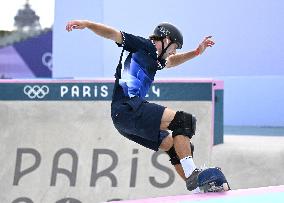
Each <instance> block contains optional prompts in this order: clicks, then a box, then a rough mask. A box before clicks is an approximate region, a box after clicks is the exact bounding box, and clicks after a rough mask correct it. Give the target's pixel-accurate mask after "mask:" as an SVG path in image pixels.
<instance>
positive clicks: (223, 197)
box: [116, 185, 284, 203]
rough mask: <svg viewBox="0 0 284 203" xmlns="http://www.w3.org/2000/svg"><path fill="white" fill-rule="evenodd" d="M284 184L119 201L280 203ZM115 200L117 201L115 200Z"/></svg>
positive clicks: (133, 202)
mask: <svg viewBox="0 0 284 203" xmlns="http://www.w3.org/2000/svg"><path fill="white" fill-rule="evenodd" d="M283 201H284V186H283V185H282V186H273V187H272V186H271V187H263V188H252V189H242V190H241V189H240V190H232V191H228V192H223V193H206V194H194V195H184V196H168V197H160V198H151V199H141V200H133V201H120V202H121V203H195V202H198V203H239V202H241V203H252V202H257V203H282V202H283ZM116 202H117V201H116Z"/></svg>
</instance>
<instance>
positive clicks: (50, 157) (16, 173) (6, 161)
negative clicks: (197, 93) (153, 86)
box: [0, 83, 214, 203]
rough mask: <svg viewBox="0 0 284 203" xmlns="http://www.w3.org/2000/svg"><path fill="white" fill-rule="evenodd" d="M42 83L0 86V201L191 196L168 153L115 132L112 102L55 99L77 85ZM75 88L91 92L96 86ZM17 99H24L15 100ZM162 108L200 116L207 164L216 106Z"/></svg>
mask: <svg viewBox="0 0 284 203" xmlns="http://www.w3.org/2000/svg"><path fill="white" fill-rule="evenodd" d="M17 85H18V86H19V87H18V86H17ZM36 85H38V86H39V88H40V90H42V91H45V94H46V97H44V98H46V100H44V98H39V97H42V95H40V94H39V93H40V92H39V90H38V88H37V87H36ZM36 85H35V84H34V83H29V84H22V83H21V84H14V85H13V84H10V85H9V84H8V85H6V86H4V87H5V88H7V89H5V88H2V89H1V88H0V90H1V91H0V92H1V94H2V95H0V97H2V101H0V115H1V117H0V123H1V128H0V134H1V136H0V145H1V148H0V163H1V168H0V202H7V203H8V202H11V203H17V202H20V203H22V202H27V203H36V202H41V203H45V202H46V203H53V202H54V203H55V202H56V203H64V202H66V203H67V202H71V203H79V202H103V201H108V200H113V199H137V198H146V197H157V196H165V195H177V194H188V191H186V189H185V184H184V182H183V181H182V180H181V178H179V177H177V175H176V174H175V172H174V169H173V167H172V166H171V164H170V162H169V161H168V159H169V158H168V156H167V155H166V154H165V153H162V152H157V153H154V152H153V151H151V150H148V149H145V148H143V147H141V146H139V145H138V144H136V143H134V142H131V141H129V140H127V139H125V138H124V137H122V136H121V135H119V134H118V133H117V131H116V130H115V128H114V127H113V125H112V121H111V118H110V101H109V100H107V99H106V100H103V101H102V100H95V99H93V100H91V99H89V98H87V99H84V98H83V97H82V95H81V93H80V92H77V88H73V90H74V92H75V93H74V92H73V93H70V97H71V99H70V98H68V99H69V100H68V99H64V98H63V99H62V100H60V99H58V100H57V99H54V98H55V97H56V95H57V94H59V95H61V96H64V95H63V94H62V88H63V90H64V91H65V90H66V87H68V90H71V89H72V87H73V86H76V85H73V86H72V87H71V86H68V85H67V84H53V83H52V84H50V83H40V84H36ZM77 86H78V88H79V89H81V88H82V89H84V87H85V89H86V88H87V87H89V88H91V87H93V86H94V84H91V85H90V84H88V86H87V85H85V86H80V85H78V84H77ZM77 86H76V87H77ZM46 87H47V88H48V89H49V91H46V90H47V88H46ZM57 87H58V88H59V89H56V88H57ZM209 87H210V86H209ZM9 88H13V89H9ZM18 88H20V89H19V90H18ZM60 88H61V89H60ZM94 89H96V88H94ZM99 89H100V88H99ZM24 90H27V91H26V93H23V91H24ZM28 90H29V91H28ZM32 90H35V91H37V93H31V92H30V91H32ZM109 92H110V93H111V90H109ZM65 93H66V91H65ZM77 93H78V94H77ZM103 93H104V95H107V94H106V93H105V92H103ZM3 94H5V95H6V94H7V95H6V96H5V95H4V96H3ZM21 94H22V96H21ZM51 94H53V95H51ZM67 94H69V93H66V94H65V95H67ZM94 94H95V93H94ZM19 95H20V97H21V98H22V99H21V98H19V99H17V98H18V96H19ZM35 95H37V96H38V97H37V98H36V97H35ZM78 95H79V96H78ZM86 95H87V96H88V94H86ZM9 96H10V97H9ZM47 96H50V98H51V99H48V98H49V97H47ZM72 96H74V97H72ZM76 96H78V98H75V97H76ZM9 98H10V99H9ZM11 98H12V99H11ZM74 98H75V99H74ZM76 99H77V100H76ZM88 99H89V100H88ZM157 103H160V104H163V105H165V106H168V107H170V108H172V109H180V110H184V111H187V112H191V113H193V114H195V115H196V117H197V119H198V126H197V133H196V134H197V136H195V137H194V139H193V141H194V143H195V145H196V152H195V160H196V164H197V165H202V164H204V163H205V164H208V163H209V162H210V154H211V150H212V142H213V140H212V139H213V137H212V136H213V135H212V133H213V120H212V119H213V118H214V117H213V104H212V101H211V100H207V101H206V100H202V101H198V100H193V101H173V100H172V101H162V99H161V101H157Z"/></svg>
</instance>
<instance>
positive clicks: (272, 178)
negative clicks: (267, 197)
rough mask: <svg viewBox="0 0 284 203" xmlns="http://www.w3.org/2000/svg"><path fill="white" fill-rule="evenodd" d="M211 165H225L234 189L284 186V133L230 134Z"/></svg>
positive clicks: (225, 170) (216, 152)
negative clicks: (278, 134) (273, 134)
mask: <svg viewBox="0 0 284 203" xmlns="http://www.w3.org/2000/svg"><path fill="white" fill-rule="evenodd" d="M211 164H212V165H215V166H220V167H221V168H222V170H223V172H224V173H225V174H226V177H227V179H228V181H229V182H230V185H231V188H232V189H240V188H242V189H245V188H254V187H265V186H276V185H284V136H271V135H268V136H265V135H262V136H255V135H253V136H252V135H234V134H226V135H225V136H224V144H220V145H216V146H214V147H213V150H212V156H211Z"/></svg>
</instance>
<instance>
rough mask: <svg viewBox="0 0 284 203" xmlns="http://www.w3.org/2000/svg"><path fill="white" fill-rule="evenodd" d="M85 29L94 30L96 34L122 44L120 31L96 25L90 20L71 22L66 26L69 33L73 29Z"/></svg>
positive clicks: (99, 24)
mask: <svg viewBox="0 0 284 203" xmlns="http://www.w3.org/2000/svg"><path fill="white" fill-rule="evenodd" d="M85 28H88V29H90V30H92V31H93V32H94V33H96V34H97V35H99V36H101V37H104V38H106V39H110V40H113V41H115V42H117V43H118V44H121V43H122V34H121V32H120V31H118V30H116V29H115V28H112V27H109V26H107V25H104V24H101V23H95V22H91V21H88V20H72V21H69V22H68V23H67V25H66V30H67V31H68V32H70V31H72V30H73V29H80V30H82V29H85Z"/></svg>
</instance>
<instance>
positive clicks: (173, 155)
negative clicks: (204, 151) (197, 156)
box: [166, 142, 194, 165]
mask: <svg viewBox="0 0 284 203" xmlns="http://www.w3.org/2000/svg"><path fill="white" fill-rule="evenodd" d="M190 149H191V155H192V157H193V152H194V145H193V144H192V143H191V142H190ZM166 153H167V154H168V155H169V157H170V162H171V164H172V165H177V164H180V159H179V157H178V155H177V153H176V150H175V148H174V146H172V147H171V148H170V150H169V151H167V152H166Z"/></svg>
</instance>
